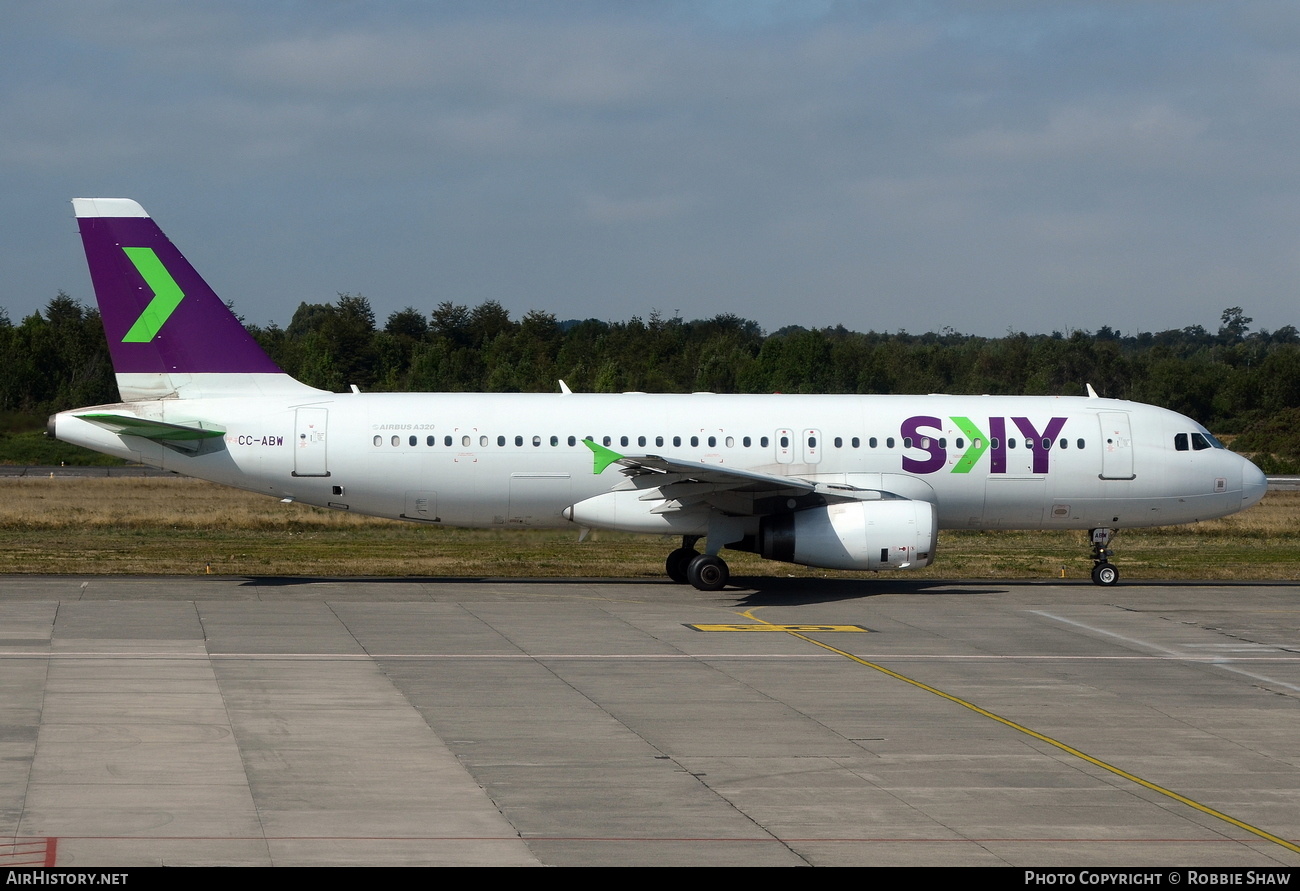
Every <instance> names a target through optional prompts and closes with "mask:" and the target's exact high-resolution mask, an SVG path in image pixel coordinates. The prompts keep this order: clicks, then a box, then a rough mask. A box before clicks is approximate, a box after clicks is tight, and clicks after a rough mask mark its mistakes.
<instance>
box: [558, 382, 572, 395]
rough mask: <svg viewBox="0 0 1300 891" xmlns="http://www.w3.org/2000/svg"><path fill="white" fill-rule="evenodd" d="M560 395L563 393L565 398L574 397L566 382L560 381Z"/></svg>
mask: <svg viewBox="0 0 1300 891" xmlns="http://www.w3.org/2000/svg"><path fill="white" fill-rule="evenodd" d="M560 393H562V394H563V395H565V396H572V395H573V391H572V390H570V389H569V385H568V384H566V383H565V382H564V381H560Z"/></svg>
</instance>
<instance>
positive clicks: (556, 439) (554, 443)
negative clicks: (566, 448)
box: [551, 436, 560, 448]
mask: <svg viewBox="0 0 1300 891" xmlns="http://www.w3.org/2000/svg"><path fill="white" fill-rule="evenodd" d="M559 444H560V437H558V436H552V437H551V447H552V448H554V447H555V446H557V445H559Z"/></svg>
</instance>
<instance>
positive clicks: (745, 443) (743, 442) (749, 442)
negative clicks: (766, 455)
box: [740, 436, 754, 448]
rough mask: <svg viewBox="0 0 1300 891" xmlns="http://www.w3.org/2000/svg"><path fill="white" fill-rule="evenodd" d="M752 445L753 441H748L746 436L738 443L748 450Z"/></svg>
mask: <svg viewBox="0 0 1300 891" xmlns="http://www.w3.org/2000/svg"><path fill="white" fill-rule="evenodd" d="M753 443H754V440H752V439H750V438H749V437H748V436H746V437H745V438H744V439H742V440H741V441H740V444H741V445H743V446H744V447H745V448H749V447H750V446H751V445H753Z"/></svg>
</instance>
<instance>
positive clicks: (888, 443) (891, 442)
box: [885, 436, 894, 449]
mask: <svg viewBox="0 0 1300 891" xmlns="http://www.w3.org/2000/svg"><path fill="white" fill-rule="evenodd" d="M893 447H894V437H892V436H887V437H885V448H887V449H892V448H893Z"/></svg>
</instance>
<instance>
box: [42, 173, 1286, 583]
mask: <svg viewBox="0 0 1300 891" xmlns="http://www.w3.org/2000/svg"><path fill="white" fill-rule="evenodd" d="M73 207H74V209H75V211H76V215H77V219H78V222H79V225H80V229H81V236H82V241H83V243H84V246H85V250H86V259H87V261H88V263H89V265H90V276H91V280H92V282H93V283H94V287H95V296H96V299H97V300H98V302H99V308H100V313H101V315H102V317H103V322H104V331H105V334H106V335H107V337H108V345H109V351H110V353H111V355H112V359H113V368H114V371H115V373H116V376H117V385H118V389H119V390H120V392H121V397H122V402H120V403H117V404H114V405H100V406H94V407H91V408H79V409H75V410H73V411H65V412H60V413H59V414H57V415H54V416H53V417H51V418H50V424H49V432H50V433H51V434H52V435H54V436H57V437H58V438H59V439H62V440H64V441H66V442H70V443H75V444H76V445H81V446H85V447H87V448H91V449H95V450H97V451H100V452H105V453H107V454H110V455H116V456H118V457H121V458H126V459H128V460H131V461H137V462H141V463H143V464H148V465H152V466H155V467H159V468H163V469H165V470H171V471H175V472H177V473H181V474H184V475H186V476H192V477H198V478H200V479H205V480H211V481H213V482H218V483H224V484H226V485H229V486H236V487H238V488H241V489H247V490H249V491H253V492H261V493H263V494H266V495H272V496H275V497H277V498H281V499H284V500H292V501H301V502H304V503H307V504H314V505H320V506H325V507H332V508H336V509H338V510H350V511H357V512H360V513H365V514H373V515H376V516H381V517H391V518H393V519H401V520H410V521H413V522H416V523H430V524H435V525H448V526H478V527H493V526H538V527H542V526H546V527H561V526H568V525H571V526H577V527H584V528H595V529H615V530H622V531H627V532H642V533H659V534H671V535H674V536H681V540H682V544H681V547H680V548H677V549H676V550H674V551H672V553H670V554H669V555H668V559H667V573H668V576H669V577H670V578H672V579H673V580H674V581H676V582H690V583H691V584H692V585H694V586H695V587H696V588H699V589H701V590H706V591H708V590H717V589H719V588H722V587H723V586H724V585H726V583H727V581H728V577H729V573H728V569H727V564H726V563H725V562H724V561H723V559H722V558H721V557H720V556H719V552H721V551H722V550H723V549H724V548H730V549H732V550H740V551H752V552H756V553H758V554H761V555H762V556H764V557H766V558H768V559H771V560H781V561H786V562H793V563H800V564H804V565H806V566H815V567H826V568H834V569H850V570H884V569H907V568H911V567H921V566H928V565H929V564H930V563H931V561H933V560H934V558H935V547H936V544H937V534H938V530H939V529H1089V530H1092V559H1093V570H1092V578H1093V581H1095V582H1096V583H1097V584H1101V585H1112V584H1115V583H1116V582H1117V581H1118V580H1119V571H1118V570H1117V569H1116V567H1115V565H1114V564H1113V563H1111V562H1110V559H1109V558H1110V556H1111V552H1110V550H1109V548H1108V544H1109V540H1110V535H1111V530H1113V529H1116V528H1119V527H1137V526H1161V525H1170V524H1175V523H1189V522H1192V521H1195V520H1203V519H1208V518H1211V517H1222V516H1225V515H1227V514H1231V513H1234V512H1236V511H1239V510H1242V509H1243V508H1246V507H1249V506H1250V505H1252V504H1254V503H1255V502H1257V501H1259V499H1260V498H1261V497H1263V495H1264V491H1265V488H1266V485H1267V483H1266V480H1265V478H1264V475H1263V474H1262V473H1261V472H1260V471H1259V469H1258V468H1256V467H1255V466H1254V465H1253V464H1251V463H1250V462H1249V461H1247V460H1246V459H1245V458H1242V457H1240V456H1239V455H1236V454H1233V453H1232V452H1230V451H1228V450H1227V449H1225V448H1224V447H1223V446H1222V445H1221V444H1220V443H1219V442H1218V441H1217V440H1215V438H1214V437H1213V436H1211V435H1210V433H1209V432H1208V431H1207V430H1206V429H1205V428H1204V427H1202V426H1201V425H1199V424H1197V423H1196V422H1195V421H1192V420H1190V419H1188V418H1185V417H1183V416H1181V415H1178V414H1175V413H1174V412H1171V411H1166V410H1164V409H1161V408H1155V407H1152V406H1149V405H1141V404H1138V403H1133V402H1122V401H1118V400H1112V399H1101V398H1097V397H1096V396H1095V394H1092V392H1091V387H1089V388H1088V389H1089V396H1088V397H1086V398H1085V397H1037V396H1018V397H1002V396H944V395H932V396H793V395H790V396H784V395H773V396H721V395H715V394H711V393H696V394H692V395H649V394H645V393H623V394H578V393H571V392H569V390H568V388H567V387H564V386H563V384H561V392H559V393H555V394H496V393H493V394H482V393H476V394H463V393H436V394H428V393H426V394H414V393H365V394H362V393H359V392H356V391H355V388H354V392H352V393H331V392H327V391H324V390H317V389H314V388H312V387H309V386H307V385H305V384H302V383H300V382H298V381H296V380H294V379H293V378H291V377H290V376H289V375H287V374H285V373H284V372H283V371H281V370H280V368H278V367H277V366H276V365H275V363H274V362H272V361H271V359H270V358H269V357H268V356H267V355H266V353H264V352H263V351H262V349H261V348H260V347H259V346H258V344H257V342H256V341H255V340H254V339H253V338H252V336H251V335H249V333H248V332H247V331H245V330H244V328H243V327H242V326H241V325H240V323H239V321H238V320H237V319H236V318H235V317H234V315H233V314H231V312H230V311H229V310H228V309H227V308H226V306H225V305H224V303H223V302H222V301H221V300H220V299H219V298H218V297H217V295H216V294H215V293H213V291H212V289H211V288H210V287H208V285H207V283H205V282H204V281H203V279H202V278H200V277H199V275H198V273H197V272H195V271H194V269H193V267H191V266H190V264H189V263H188V262H187V261H186V260H185V258H184V257H183V256H182V255H181V253H180V252H179V251H178V250H177V249H176V248H175V247H174V246H173V245H172V243H171V242H170V241H168V239H167V237H166V236H165V235H163V233H162V231H161V230H160V229H159V228H158V226H157V225H156V224H155V223H154V222H153V220H152V219H150V218H149V216H148V214H146V213H145V211H144V209H143V208H142V207H141V206H140V205H139V204H137V203H136V202H134V201H131V200H128V199H124V198H78V199H76V200H74V201H73ZM701 540H705V541H706V542H707V546H706V547H705V548H704V550H703V552H702V553H700V552H698V551H697V550H696V548H697V545H698V543H699V542H700V541H701Z"/></svg>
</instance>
